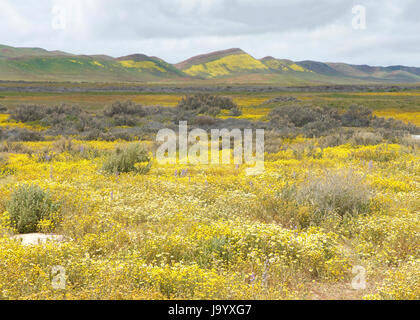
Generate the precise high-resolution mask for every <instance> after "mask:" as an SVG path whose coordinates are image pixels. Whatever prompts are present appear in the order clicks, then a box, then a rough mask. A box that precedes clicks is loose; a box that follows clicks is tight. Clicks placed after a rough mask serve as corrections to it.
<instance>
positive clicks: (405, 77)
mask: <svg viewBox="0 0 420 320" xmlns="http://www.w3.org/2000/svg"><path fill="white" fill-rule="evenodd" d="M296 64H297V65H299V66H301V67H303V68H305V69H307V70H310V71H313V72H315V73H317V74H320V75H325V76H330V77H339V78H342V79H343V80H344V79H347V80H351V79H353V80H362V81H367V82H419V81H420V68H415V67H405V66H390V67H372V66H368V65H353V64H346V63H331V62H328V63H322V62H316V61H300V62H296Z"/></svg>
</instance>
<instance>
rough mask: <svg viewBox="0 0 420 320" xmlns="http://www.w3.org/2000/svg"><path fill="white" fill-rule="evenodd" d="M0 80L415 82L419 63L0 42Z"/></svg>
mask: <svg viewBox="0 0 420 320" xmlns="http://www.w3.org/2000/svg"><path fill="white" fill-rule="evenodd" d="M0 80H9V81H10V80H13V81H21V80H26V81H73V82H80V81H88V82H89V81H95V82H175V83H176V82H182V83H195V82H197V81H200V82H201V83H209V84H217V83H240V84H247V83H252V84H278V85H312V84H368V83H410V82H411V83H414V82H420V68H415V67H406V66H390V67H372V66H368V65H351V64H346V63H324V62H317V61H310V60H306V61H298V62H296V61H292V60H288V59H277V58H274V57H271V56H267V57H265V58H262V59H259V60H258V59H256V58H254V57H252V56H251V55H249V54H248V53H246V52H245V51H243V50H241V49H238V48H233V49H228V50H223V51H215V52H211V53H208V54H202V55H198V56H195V57H192V58H190V59H187V60H185V61H183V62H180V63H177V64H170V63H168V62H166V61H164V60H162V59H160V58H158V57H149V56H146V55H144V54H133V55H128V56H124V57H119V58H113V57H110V56H106V55H74V54H70V53H66V52H61V51H48V50H45V49H42V48H15V47H11V46H5V45H0Z"/></svg>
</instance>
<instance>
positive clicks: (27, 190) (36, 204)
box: [7, 184, 60, 233]
mask: <svg viewBox="0 0 420 320" xmlns="http://www.w3.org/2000/svg"><path fill="white" fill-rule="evenodd" d="M59 208H60V203H59V202H57V201H54V200H53V199H52V196H51V194H50V192H49V191H46V190H43V189H41V188H40V187H39V186H37V185H35V184H24V185H21V186H19V187H18V188H17V189H16V190H15V191H14V192H13V193H12V195H11V199H10V201H9V203H8V205H7V210H8V212H9V215H10V219H11V222H12V225H13V226H14V227H15V228H16V230H17V231H18V232H19V233H31V232H36V231H40V223H41V224H44V225H45V224H50V225H52V226H54V225H55V224H56V223H57V219H58V217H57V212H58V210H59Z"/></svg>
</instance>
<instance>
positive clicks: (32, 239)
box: [11, 233, 65, 246]
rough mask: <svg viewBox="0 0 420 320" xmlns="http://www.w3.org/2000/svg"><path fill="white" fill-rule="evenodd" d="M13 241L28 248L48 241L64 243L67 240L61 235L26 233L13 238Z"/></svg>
mask: <svg viewBox="0 0 420 320" xmlns="http://www.w3.org/2000/svg"><path fill="white" fill-rule="evenodd" d="M11 239H17V240H20V241H21V243H22V244H23V245H25V246H27V245H34V244H40V243H45V242H47V241H54V242H62V241H64V240H65V237H64V236H63V235H59V234H44V233H25V234H18V235H15V236H12V237H11Z"/></svg>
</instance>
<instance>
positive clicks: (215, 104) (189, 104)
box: [178, 93, 239, 116]
mask: <svg viewBox="0 0 420 320" xmlns="http://www.w3.org/2000/svg"><path fill="white" fill-rule="evenodd" d="M178 109H180V110H182V111H191V112H194V113H196V114H208V115H211V116H217V115H218V114H219V113H220V110H222V109H223V110H233V112H234V113H238V111H239V109H238V106H237V104H236V103H235V102H233V100H232V98H230V97H223V96H214V95H210V94H207V93H199V94H195V95H193V96H186V97H183V98H182V100H181V101H180V102H179V103H178ZM236 110H237V111H236Z"/></svg>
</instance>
